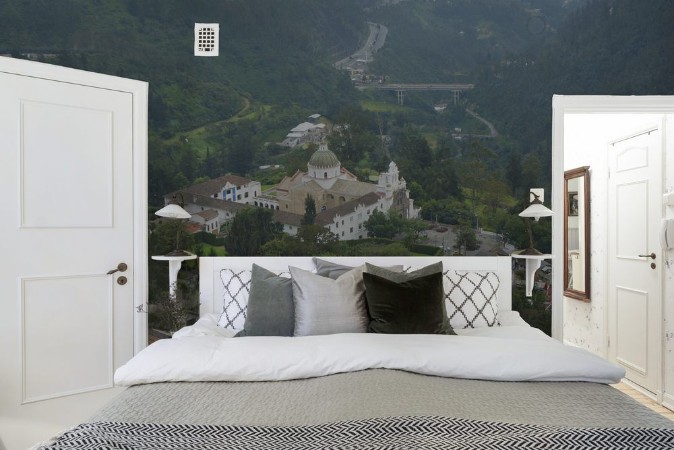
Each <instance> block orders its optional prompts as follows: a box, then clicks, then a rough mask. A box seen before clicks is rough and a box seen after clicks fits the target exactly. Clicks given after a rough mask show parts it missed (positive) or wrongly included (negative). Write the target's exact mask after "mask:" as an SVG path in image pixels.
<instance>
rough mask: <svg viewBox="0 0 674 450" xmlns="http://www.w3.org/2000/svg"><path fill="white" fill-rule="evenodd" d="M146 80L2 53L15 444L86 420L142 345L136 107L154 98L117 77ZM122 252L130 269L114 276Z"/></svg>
mask: <svg viewBox="0 0 674 450" xmlns="http://www.w3.org/2000/svg"><path fill="white" fill-rule="evenodd" d="M17 68H19V69H20V70H17ZM33 69H35V75H31V73H32V72H33ZM89 82H90V83H89ZM125 83H126V84H125ZM141 84H143V85H144V83H140V82H134V81H130V80H121V79H119V78H114V77H106V76H103V75H99V74H89V73H86V72H81V71H74V70H71V69H64V68H58V67H54V66H48V65H44V64H37V63H26V62H14V61H12V60H11V59H7V58H0V142H2V146H1V147H0V156H1V158H2V164H0V180H2V186H3V193H2V195H1V196H0V210H2V211H3V214H2V215H0V235H1V236H2V255H3V258H2V259H0V289H2V291H1V292H2V295H1V296H0V308H1V311H0V338H1V341H2V345H1V346H0V357H1V359H2V364H1V365H0V386H2V389H0V435H1V436H2V441H4V444H5V445H7V446H8V447H9V448H26V447H29V446H31V445H32V444H34V443H35V442H37V441H39V440H44V439H47V438H49V437H50V435H52V434H54V433H56V432H61V431H63V430H65V429H67V428H68V427H70V426H73V425H75V424H77V423H79V422H81V421H83V420H85V419H86V418H87V417H88V416H90V415H91V414H92V413H93V412H94V411H95V410H97V409H98V408H100V406H102V404H103V403H104V402H106V401H107V400H109V399H110V398H111V397H112V396H114V395H116V394H117V393H118V392H119V388H114V387H113V374H114V370H115V369H116V368H117V367H119V366H121V365H122V364H123V363H125V362H126V361H128V360H129V359H130V358H131V357H132V356H133V354H134V319H135V318H134V316H135V314H134V311H135V309H134V304H135V302H134V294H136V293H137V290H136V286H135V283H136V280H135V276H134V274H136V273H143V268H142V267H135V266H140V265H141V264H139V263H138V261H142V259H144V258H142V259H139V258H138V256H137V255H136V253H135V252H136V250H137V248H136V246H137V245H139V246H140V247H141V248H144V242H145V240H144V239H145V237H144V235H139V234H138V228H137V227H136V226H135V223H134V208H138V201H137V197H138V193H139V192H143V189H145V187H144V185H142V184H141V185H135V184H134V183H136V181H135V176H136V174H135V173H134V161H135V158H136V156H135V154H134V152H135V151H136V150H137V151H138V152H145V148H144V147H143V148H134V145H135V144H134V143H135V142H137V140H136V137H134V123H136V125H137V122H134V120H135V119H134V112H135V111H136V110H137V109H138V107H139V105H145V103H143V102H144V99H143V100H141V101H140V102H139V101H138V100H137V98H136V99H135V98H134V94H133V93H132V92H135V91H133V90H131V89H130V90H124V89H115V88H112V87H109V88H104V86H106V85H109V86H120V85H123V86H125V87H126V86H128V87H130V88H137V87H138V85H141ZM144 89H145V87H143V88H142V89H141V91H143V90H144ZM142 117H143V119H144V118H145V115H144V113H143V114H142ZM136 129H137V130H145V129H146V128H145V127H144V126H142V125H141V126H137V128H136ZM136 136H137V135H136ZM141 142H143V143H144V142H145V141H141ZM142 180H143V178H141V183H142ZM138 212H139V213H142V211H140V210H138ZM120 262H125V263H126V264H127V265H128V270H127V271H126V272H124V273H116V274H113V275H108V274H107V272H108V271H109V270H110V269H113V268H115V267H117V265H118V264H119V263H120ZM120 276H124V277H126V278H127V280H128V282H127V283H126V284H124V285H120V284H118V283H117V282H116V280H117V279H118V278H119V277H120ZM144 301H145V300H144V299H142V300H140V301H139V302H138V303H143V302H144ZM139 316H141V315H140V314H139ZM143 319H144V317H143ZM141 329H142V327H141ZM0 444H1V443H0ZM1 446H2V445H0V447H1Z"/></svg>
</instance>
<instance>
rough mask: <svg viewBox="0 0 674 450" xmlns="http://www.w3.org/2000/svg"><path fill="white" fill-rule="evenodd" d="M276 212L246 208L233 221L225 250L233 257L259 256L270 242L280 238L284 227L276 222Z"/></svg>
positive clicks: (228, 232) (226, 238)
mask: <svg viewBox="0 0 674 450" xmlns="http://www.w3.org/2000/svg"><path fill="white" fill-rule="evenodd" d="M273 214H274V212H273V211H272V210H271V209H265V208H244V209H242V210H241V211H239V212H238V213H237V214H236V216H235V217H234V219H233V220H232V221H231V223H230V226H229V229H228V230H227V236H225V248H226V249H227V252H228V253H229V254H230V255H233V256H257V255H259V254H260V248H261V247H262V246H263V245H264V244H265V243H266V242H268V241H271V240H272V239H275V238H277V237H279V236H280V234H281V233H282V232H283V225H281V224H280V223H278V222H276V221H274V219H273Z"/></svg>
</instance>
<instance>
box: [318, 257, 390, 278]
mask: <svg viewBox="0 0 674 450" xmlns="http://www.w3.org/2000/svg"><path fill="white" fill-rule="evenodd" d="M312 260H313V262H314V265H315V266H316V273H317V274H318V275H320V276H322V277H328V278H332V279H333V280H336V279H337V278H339V277H340V276H341V275H344V274H345V273H346V272H348V271H349V270H351V269H355V267H351V266H345V265H343V264H337V263H333V262H330V261H326V260H324V259H320V258H316V257H314V258H312ZM386 268H387V269H389V270H392V271H394V272H402V270H403V266H402V265H394V266H387V267H386Z"/></svg>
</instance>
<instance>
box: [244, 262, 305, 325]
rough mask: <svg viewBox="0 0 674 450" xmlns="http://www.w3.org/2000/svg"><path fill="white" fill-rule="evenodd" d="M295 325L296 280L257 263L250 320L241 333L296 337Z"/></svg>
mask: <svg viewBox="0 0 674 450" xmlns="http://www.w3.org/2000/svg"><path fill="white" fill-rule="evenodd" d="M294 328H295V305H294V303H293V288H292V280H291V279H290V278H285V277H279V276H277V275H276V274H275V273H273V272H270V271H268V270H267V269H265V268H264V267H260V266H258V265H257V264H253V271H252V275H251V281H250V294H249V296H248V310H247V313H246V322H245V324H244V329H243V331H242V332H240V333H238V334H237V336H292V335H293V331H294Z"/></svg>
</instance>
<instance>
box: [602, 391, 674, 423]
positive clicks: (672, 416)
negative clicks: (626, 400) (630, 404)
mask: <svg viewBox="0 0 674 450" xmlns="http://www.w3.org/2000/svg"><path fill="white" fill-rule="evenodd" d="M611 386H613V387H614V388H616V389H618V390H620V391H622V392H624V393H625V394H627V395H629V396H630V397H632V398H633V399H634V400H636V401H638V402H639V403H641V404H642V405H644V406H647V407H648V408H650V409H652V410H653V411H655V412H657V413H660V414H661V415H663V416H665V417H666V418H668V419H669V420H671V421H674V411H671V410H669V409H667V408H665V407H664V406H662V405H658V404H657V403H656V402H655V401H654V400H653V399H651V398H649V397H647V396H646V395H644V394H642V393H641V392H639V391H637V390H636V389H634V388H632V387H631V386H628V385H626V384H625V383H618V384H612V385H611Z"/></svg>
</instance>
